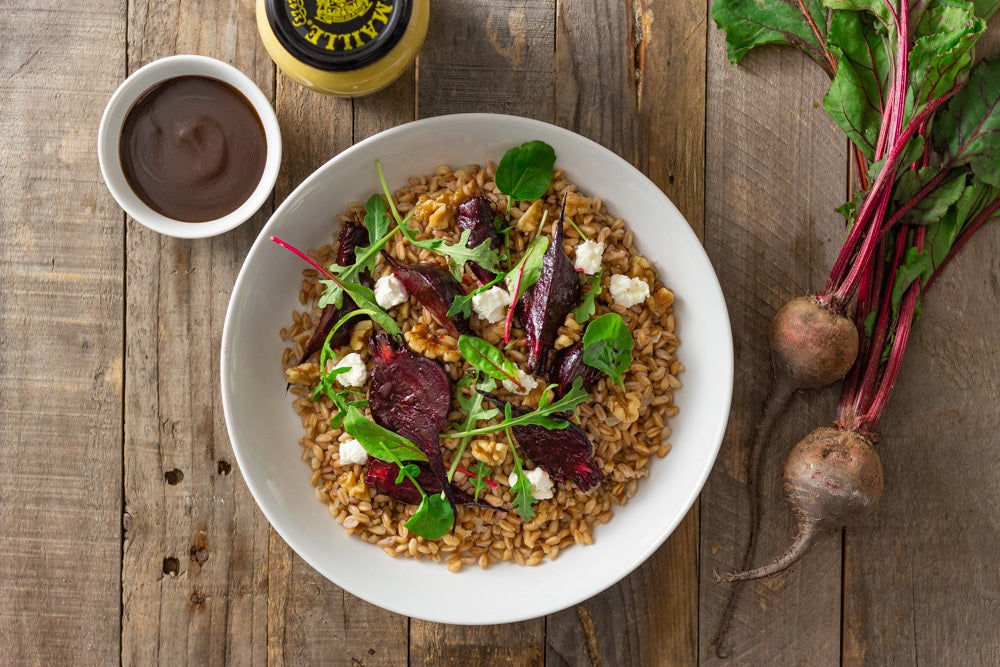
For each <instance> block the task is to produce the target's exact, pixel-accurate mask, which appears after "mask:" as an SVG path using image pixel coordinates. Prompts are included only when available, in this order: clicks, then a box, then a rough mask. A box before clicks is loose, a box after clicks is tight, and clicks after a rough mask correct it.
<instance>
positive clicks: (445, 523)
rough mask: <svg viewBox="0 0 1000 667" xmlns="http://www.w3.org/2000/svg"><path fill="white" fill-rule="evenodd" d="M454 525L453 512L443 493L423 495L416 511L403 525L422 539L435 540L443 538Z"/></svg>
mask: <svg viewBox="0 0 1000 667" xmlns="http://www.w3.org/2000/svg"><path fill="white" fill-rule="evenodd" d="M454 523H455V510H454V509H452V507H451V505H450V504H449V503H448V500H447V499H446V498H445V497H444V494H443V493H435V494H434V495H430V496H428V495H425V496H424V498H423V500H421V501H420V505H418V506H417V511H416V512H414V513H413V516H411V517H410V518H409V519H408V520H407V521H406V523H404V524H403V525H404V526H406V528H407V530H409V531H410V532H412V533H414V534H416V535H419V536H420V537H422V538H424V539H427V540H436V539H439V538H441V537H443V536H444V534H445V533H447V532H448V529H449V528H451V526H452V524H454Z"/></svg>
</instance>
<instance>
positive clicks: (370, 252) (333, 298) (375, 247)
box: [318, 212, 412, 310]
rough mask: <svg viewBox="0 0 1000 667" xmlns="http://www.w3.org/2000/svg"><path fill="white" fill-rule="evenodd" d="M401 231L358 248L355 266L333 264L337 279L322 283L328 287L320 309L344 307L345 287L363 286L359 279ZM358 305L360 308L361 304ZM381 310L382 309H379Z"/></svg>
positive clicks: (330, 267)
mask: <svg viewBox="0 0 1000 667" xmlns="http://www.w3.org/2000/svg"><path fill="white" fill-rule="evenodd" d="M411 215H412V212H411ZM407 217H409V216H407ZM366 219H367V216H366ZM405 224H406V219H404V220H403V226H405ZM399 229H400V227H399V226H396V227H395V228H393V229H392V230H390V231H388V232H386V234H385V235H384V236H383V237H382V238H380V239H379V240H378V241H375V242H374V243H372V244H371V245H369V246H366V247H364V248H358V250H357V252H356V253H355V258H354V263H353V264H348V265H347V266H341V265H340V264H337V263H333V264H331V265H330V266H329V267H327V268H328V269H329V273H331V274H334V275H335V276H336V278H335V279H334V280H321V281H320V282H321V283H323V284H324V285H326V291H324V292H323V296H321V297H320V299H319V303H318V305H319V307H320V308H324V307H325V306H327V305H328V304H331V303H332V304H333V305H335V306H337V308H340V307H341V306H343V305H344V291H345V285H353V286H356V287H360V286H361V285H360V284H359V283H358V277H359V276H360V275H361V274H362V273H364V271H365V269H366V268H369V267H371V266H374V264H375V257H376V255H378V252H379V250H381V249H382V248H383V247H384V246H385V244H386V243H388V242H389V239H391V238H392V237H393V235H395V233H396V232H398V231H399ZM369 291H371V290H369ZM351 297H352V298H353V295H351ZM372 303H374V301H372ZM358 305H359V306H360V305H361V304H358ZM375 307H376V308H378V305H376V306H375ZM379 310H381V308H379Z"/></svg>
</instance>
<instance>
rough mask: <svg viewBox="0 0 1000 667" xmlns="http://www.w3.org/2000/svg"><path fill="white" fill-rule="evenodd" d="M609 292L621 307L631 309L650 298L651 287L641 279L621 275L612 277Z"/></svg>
mask: <svg viewBox="0 0 1000 667" xmlns="http://www.w3.org/2000/svg"><path fill="white" fill-rule="evenodd" d="M608 291H609V292H611V298H612V299H614V300H615V303H617V304H618V305H619V306H624V307H625V308H631V307H632V306H634V305H636V304H637V303H642V302H643V301H645V300H646V299H647V298H648V297H649V285H648V284H647V283H646V281H645V280H643V279H641V278H629V277H628V276H626V275H623V274H621V273H616V274H615V275H613V276H611V281H610V284H609V285H608Z"/></svg>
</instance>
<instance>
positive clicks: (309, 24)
mask: <svg viewBox="0 0 1000 667" xmlns="http://www.w3.org/2000/svg"><path fill="white" fill-rule="evenodd" d="M429 17H430V0H257V28H258V30H259V31H260V36H261V39H262V40H263V42H264V47H265V48H266V49H267V52H268V53H269V54H270V55H271V58H272V59H273V60H274V62H275V63H276V64H277V65H278V67H280V68H281V70H282V71H283V72H284V73H285V74H287V75H288V76H289V77H291V78H292V79H294V80H295V81H297V82H299V83H301V84H302V85H303V86H306V87H307V88H311V89H312V90H316V91H319V92H321V93H328V94H331V95H341V96H346V97H356V96H359V95H367V94H368V93H373V92H375V91H377V90H379V89H381V88H384V87H386V86H388V85H389V84H390V83H392V82H393V81H394V80H395V79H396V78H397V77H398V76H399V75H400V74H402V73H403V70H405V69H406V68H407V67H408V66H409V65H410V63H412V62H413V60H414V58H416V57H417V52H418V51H419V50H420V46H421V45H422V44H423V42H424V37H425V36H426V34H427V23H428V21H429Z"/></svg>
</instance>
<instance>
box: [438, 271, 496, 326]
mask: <svg viewBox="0 0 1000 667" xmlns="http://www.w3.org/2000/svg"><path fill="white" fill-rule="evenodd" d="M506 277H507V274H506V273H502V272H501V273H498V274H497V277H496V278H494V279H493V280H491V281H490V282H488V283H486V284H485V285H480V286H479V287H477V288H476V289H474V290H472V291H471V292H469V293H468V294H457V295H455V298H454V299H452V302H451V307H450V308H448V312H447V313H446V315H448V317H455V316H456V315H461V316H463V317H472V297H474V296H477V295H479V294H482V293H483V292H485V291H486V290H488V289H490V288H492V287H494V286H495V285H496V284H497V283H499V282H500V281H501V280H503V279H504V278H506Z"/></svg>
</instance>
